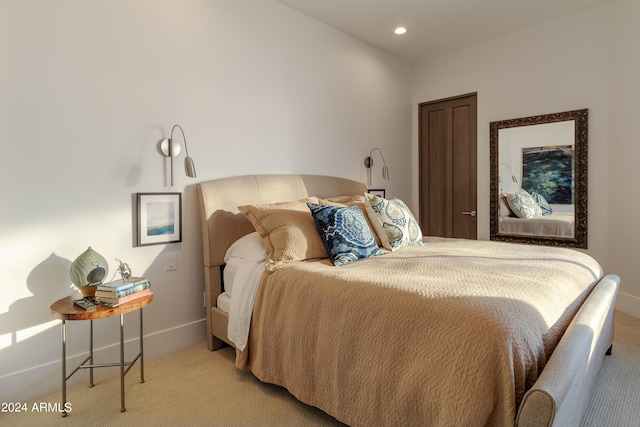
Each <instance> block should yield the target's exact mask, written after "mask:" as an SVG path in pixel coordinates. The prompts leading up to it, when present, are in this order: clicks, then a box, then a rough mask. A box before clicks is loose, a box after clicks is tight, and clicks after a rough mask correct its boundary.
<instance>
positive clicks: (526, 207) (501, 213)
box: [489, 109, 589, 248]
mask: <svg viewBox="0 0 640 427" xmlns="http://www.w3.org/2000/svg"><path fill="white" fill-rule="evenodd" d="M588 111H589V110H587V109H584V110H575V111H566V112H562V113H555V114H545V115H540V116H532V117H524V118H520V119H510V120H502V121H497V122H491V123H490V126H489V127H490V135H489V136H490V141H489V142H490V161H491V165H490V172H491V188H490V194H491V203H490V205H491V218H490V228H491V230H490V232H491V236H490V237H491V240H501V241H507V242H519V243H534V244H541V245H552V246H571V247H576V248H586V247H587V157H588V155H587V152H588V147H587V145H588Z"/></svg>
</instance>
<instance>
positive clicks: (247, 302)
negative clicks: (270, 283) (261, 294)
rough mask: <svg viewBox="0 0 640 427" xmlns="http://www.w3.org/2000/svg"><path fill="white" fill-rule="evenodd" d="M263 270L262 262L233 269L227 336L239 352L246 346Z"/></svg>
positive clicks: (244, 263) (239, 265)
mask: <svg viewBox="0 0 640 427" xmlns="http://www.w3.org/2000/svg"><path fill="white" fill-rule="evenodd" d="M264 270H265V264H264V262H243V263H239V264H238V265H237V268H236V269H235V274H234V284H233V295H232V296H231V297H230V303H229V325H228V327H227V336H228V337H229V340H230V341H231V342H232V343H233V344H234V345H235V346H236V348H237V349H239V350H244V348H245V347H246V346H247V341H248V339H249V327H250V326H251V313H252V312H253V303H254V301H255V298H256V292H257V290H258V284H259V283H260V278H261V277H262V273H264ZM221 295H222V294H221Z"/></svg>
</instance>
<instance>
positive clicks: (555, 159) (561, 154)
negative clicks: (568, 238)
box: [522, 145, 575, 205]
mask: <svg viewBox="0 0 640 427" xmlns="http://www.w3.org/2000/svg"><path fill="white" fill-rule="evenodd" d="M574 171H575V168H574V147H573V145H559V146H548V147H527V148H523V149H522V188H523V189H525V190H526V191H528V192H529V193H538V194H540V195H542V196H543V197H544V198H545V199H546V200H547V202H549V203H551V204H557V205H570V204H573V203H574V186H573V183H574V173H575V172H574Z"/></svg>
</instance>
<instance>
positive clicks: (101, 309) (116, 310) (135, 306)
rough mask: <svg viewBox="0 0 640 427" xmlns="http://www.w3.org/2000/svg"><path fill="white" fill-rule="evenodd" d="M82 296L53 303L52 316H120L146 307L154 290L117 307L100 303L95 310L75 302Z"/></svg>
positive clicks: (86, 318) (76, 317) (70, 317)
mask: <svg viewBox="0 0 640 427" xmlns="http://www.w3.org/2000/svg"><path fill="white" fill-rule="evenodd" d="M80 298H82V295H81V294H76V295H71V296H68V297H65V298H62V299H59V300H58V301H56V302H54V303H53V304H51V317H53V318H55V319H62V320H92V319H103V318H105V317H111V316H119V315H121V314H125V313H129V312H131V311H136V310H139V309H141V308H142V307H145V306H147V305H149V304H150V303H151V301H153V292H152V293H150V294H148V295H145V296H143V297H140V298H138V299H134V300H133V301H129V302H128V303H126V304H122V305H119V306H117V307H109V306H106V305H98V306H97V307H96V309H95V311H86V310H83V309H81V308H80V307H76V306H75V305H74V304H73V300H76V299H80Z"/></svg>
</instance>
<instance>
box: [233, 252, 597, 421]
mask: <svg viewBox="0 0 640 427" xmlns="http://www.w3.org/2000/svg"><path fill="white" fill-rule="evenodd" d="M601 277H602V269H601V268H600V266H599V265H598V264H597V263H596V262H595V261H594V260H593V259H592V258H590V257H589V256H587V255H585V254H583V253H581V252H578V251H573V250H567V249H560V248H550V247H541V246H525V245H515V244H509V243H501V242H482V241H463V240H455V241H444V242H438V243H428V244H427V245H425V246H423V247H405V248H402V249H401V250H399V251H396V252H393V253H387V254H385V255H384V256H381V257H374V258H369V259H366V260H361V261H357V262H352V263H349V264H347V265H345V266H341V267H333V266H331V264H330V263H329V262H328V261H315V262H300V263H294V264H291V265H288V266H286V267H283V268H281V269H279V270H276V271H274V272H272V273H270V274H266V275H265V276H264V277H263V279H262V282H261V284H260V287H259V290H258V294H257V297H256V304H255V307H254V313H253V318H252V329H251V333H250V337H249V346H248V348H247V350H246V351H245V352H244V353H239V354H238V359H237V361H236V362H237V365H238V366H239V367H244V366H245V362H246V366H248V367H249V368H250V369H251V371H252V372H253V373H254V375H255V376H256V377H258V378H259V379H261V380H262V381H265V382H269V383H275V384H278V385H281V386H284V387H286V388H287V389H288V390H289V391H290V392H291V393H292V394H293V395H294V396H296V397H297V398H298V399H300V400H301V401H303V402H305V403H308V404H310V405H313V406H316V407H319V408H320V409H323V410H324V411H326V412H327V413H329V414H331V415H333V416H334V417H336V418H337V419H338V420H340V421H342V422H345V423H347V424H349V425H350V426H354V427H355V426H367V427H369V426H411V425H415V426H473V425H513V423H514V419H515V415H516V411H517V407H518V405H519V403H520V400H521V398H522V397H523V395H524V393H525V391H526V390H527V389H528V387H530V386H531V385H532V384H533V383H534V382H535V380H536V378H537V376H538V373H539V372H540V371H541V370H542V368H543V367H544V365H545V362H546V360H547V359H548V358H549V356H550V355H551V352H552V350H553V348H554V347H555V345H556V343H557V342H558V340H559V339H560V337H561V335H562V333H563V331H564V329H565V328H566V327H567V325H568V324H569V322H570V320H571V318H572V317H573V315H574V314H575V312H576V311H577V310H578V308H579V306H580V304H581V303H582V301H583V300H584V299H585V298H586V297H587V295H588V294H589V292H590V291H591V289H592V287H593V286H594V285H595V283H596V282H597V281H598V280H599V279H600V278H601Z"/></svg>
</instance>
